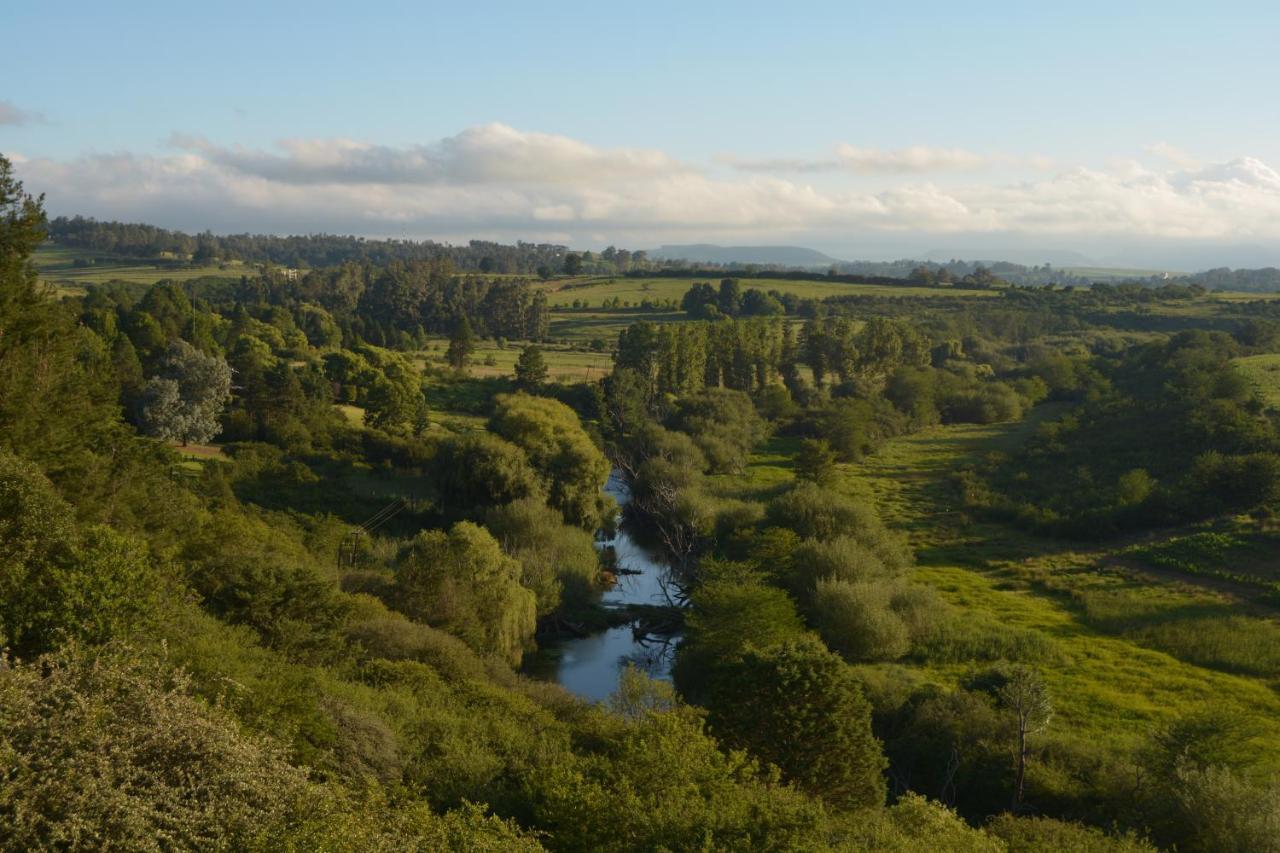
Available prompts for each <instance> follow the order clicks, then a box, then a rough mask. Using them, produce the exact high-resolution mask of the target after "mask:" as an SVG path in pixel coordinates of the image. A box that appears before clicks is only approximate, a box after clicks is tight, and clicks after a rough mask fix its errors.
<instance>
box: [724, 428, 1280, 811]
mask: <svg viewBox="0 0 1280 853" xmlns="http://www.w3.org/2000/svg"><path fill="white" fill-rule="evenodd" d="M1062 411H1063V409H1062V407H1061V405H1059V404H1047V405H1042V406H1040V407H1037V409H1035V410H1033V412H1032V413H1031V415H1030V416H1029V417H1028V418H1026V419H1024V420H1023V421H1021V422H1016V423H1005V424H995V425H990V426H975V425H953V426H938V427H931V428H928V429H925V430H923V431H921V432H918V433H915V434H911V435H907V436H902V437H898V438H893V439H890V440H888V441H886V442H885V443H884V444H883V445H882V446H881V447H880V448H879V449H878V450H877V451H876V452H874V453H872V454H870V455H869V456H867V457H866V458H865V459H863V460H862V461H860V462H858V463H853V464H841V465H839V466H838V471H839V476H838V479H837V481H836V482H835V483H834V484H833V486H832V488H833V489H834V490H836V491H839V492H841V493H844V494H847V495H849V496H852V497H856V498H859V499H862V500H867V499H873V500H875V501H876V502H877V504H878V505H879V507H880V510H881V514H882V515H883V516H884V518H885V520H886V522H888V523H889V524H890V525H891V526H893V527H896V528H898V529H900V530H903V531H905V532H906V533H907V535H908V536H909V539H910V542H911V545H912V547H913V548H914V550H915V552H916V559H917V565H916V568H915V569H914V570H913V571H912V574H911V579H912V582H913V583H916V584H923V585H926V586H928V587H931V588H933V589H934V590H936V591H937V592H938V593H939V594H940V595H941V596H942V597H943V599H944V600H945V601H946V602H947V603H948V604H950V605H952V606H953V607H954V608H956V610H957V611H958V612H960V613H963V619H962V620H954V621H950V622H948V623H945V627H944V629H943V630H941V631H940V632H939V634H938V636H936V637H934V638H933V639H932V640H931V641H930V642H929V643H928V644H927V645H926V648H925V650H924V651H923V652H917V653H915V654H914V655H913V656H910V657H908V658H906V659H904V660H903V661H900V662H898V663H892V664H889V663H880V664H874V665H863V666H862V667H861V669H862V671H863V675H864V678H865V679H866V680H867V681H868V683H870V684H873V685H879V688H878V689H883V690H885V691H888V692H893V693H901V691H904V690H906V689H908V686H913V687H919V686H920V685H923V684H936V685H939V686H942V687H946V688H948V689H953V688H955V687H956V686H957V685H959V684H961V683H962V682H963V681H964V680H965V679H966V678H968V677H971V676H972V674H973V673H974V671H975V668H976V667H980V666H981V665H982V662H983V661H989V660H995V659H999V658H1013V659H1021V660H1032V661H1034V662H1036V664H1037V665H1038V666H1039V668H1040V669H1041V671H1042V672H1043V674H1044V677H1045V680H1046V683H1047V685H1048V686H1049V689H1050V691H1051V693H1052V696H1053V700H1054V704H1055V708H1056V714H1057V716H1056V717H1055V720H1054V723H1053V726H1052V729H1051V730H1050V733H1049V735H1048V737H1049V738H1050V740H1051V741H1052V742H1053V743H1054V744H1055V746H1054V748H1053V749H1052V750H1051V751H1053V752H1056V753H1058V755H1059V758H1060V760H1061V762H1062V763H1063V764H1064V765H1067V766H1070V765H1071V764H1072V760H1071V759H1070V756H1071V755H1073V754H1078V755H1082V756H1083V755H1085V754H1088V753H1089V752H1091V751H1096V750H1097V749H1098V748H1099V747H1101V748H1102V749H1103V751H1105V752H1107V753H1110V754H1113V755H1114V756H1123V755H1125V754H1128V753H1131V752H1132V751H1134V750H1137V749H1139V748H1140V747H1141V746H1142V744H1144V743H1145V742H1146V741H1147V740H1148V739H1149V738H1150V736H1151V735H1152V733H1153V732H1156V731H1158V730H1160V728H1161V727H1162V726H1166V725H1169V724H1171V723H1173V722H1174V721H1175V720H1177V719H1178V718H1180V717H1182V716H1184V715H1186V714H1188V713H1193V712H1198V711H1202V710H1207V709H1214V710H1218V711H1224V712H1228V713H1237V714H1239V715H1241V717H1242V718H1246V719H1249V720H1250V721H1251V722H1252V724H1253V725H1254V729H1253V731H1252V735H1251V738H1250V746H1251V748H1252V749H1254V750H1256V757H1257V758H1258V760H1259V763H1260V766H1262V767H1265V768H1267V769H1269V770H1272V771H1274V770H1280V697H1278V696H1277V695H1276V693H1275V689H1274V688H1275V686H1276V685H1277V684H1280V624H1277V620H1276V617H1277V614H1280V611H1277V610H1275V609H1273V608H1269V607H1262V606H1249V605H1248V604H1247V603H1246V602H1243V601H1242V600H1240V599H1239V598H1237V597H1235V596H1233V595H1231V594H1229V593H1225V592H1222V591H1220V590H1217V589H1214V588H1212V587H1211V586H1209V585H1208V584H1207V583H1203V582H1201V581H1202V579H1201V578H1197V576H1196V575H1195V574H1194V573H1192V572H1187V573H1186V574H1185V575H1181V576H1170V575H1168V574H1159V575H1157V574H1153V573H1146V572H1143V571H1142V567H1141V566H1140V565H1135V564H1134V563H1131V562H1128V561H1125V562H1121V561H1117V560H1115V559H1113V558H1114V554H1115V552H1118V551H1123V549H1124V547H1125V546H1124V545H1123V543H1121V544H1118V545H1113V546H1101V547H1098V546H1094V547H1080V546H1079V545H1076V544H1074V543H1064V542H1060V541H1056V540H1052V539H1047V538H1040V537H1037V536H1034V535H1031V534H1029V533H1027V532H1025V531H1022V530H1019V529H1016V528H1011V527H1008V526H1005V525H1002V524H997V523H993V522H990V521H986V520H984V519H981V518H977V517H974V516H972V515H970V514H969V513H967V512H965V511H963V510H962V509H960V508H959V507H960V504H961V502H960V500H959V499H958V495H957V494H956V486H955V484H954V483H953V482H952V473H953V472H954V471H956V470H958V469H960V468H963V467H964V466H967V465H971V464H974V463H976V462H977V461H979V460H980V459H982V458H983V457H985V456H986V455H987V454H990V453H997V452H1007V451H1008V450H1010V449H1011V448H1013V447H1016V446H1017V445H1018V444H1019V443H1020V442H1021V441H1023V440H1025V438H1026V437H1027V436H1029V435H1030V434H1031V433H1032V432H1033V431H1034V430H1035V428H1036V427H1037V425H1038V424H1040V423H1042V422H1044V421H1046V420H1049V419H1051V418H1053V417H1056V416H1057V415H1059V414H1061V413H1062ZM795 450H796V440H794V439H787V438H775V439H773V440H771V441H770V442H769V443H767V444H766V445H764V446H763V447H761V448H760V449H758V451H757V452H756V453H754V454H753V455H752V457H751V460H750V463H749V464H748V466H747V467H746V469H745V470H744V471H743V472H742V473H740V474H734V475H721V476H717V477H714V478H712V480H713V485H712V488H713V489H714V491H715V494H716V495H717V496H718V497H719V498H721V499H739V500H741V499H746V500H755V501H766V500H768V499H769V498H770V497H772V496H774V495H776V494H778V493H780V492H782V491H784V490H785V489H786V488H787V487H788V486H789V484H790V483H791V482H793V480H794V472H793V470H792V460H793V458H794V454H795ZM1170 541H1171V542H1173V543H1174V546H1177V544H1178V543H1179V541H1180V540H1178V539H1176V538H1171V540H1170ZM1153 547H1154V550H1153ZM1160 547H1161V546H1148V550H1147V551H1146V552H1144V553H1160ZM1166 547H1167V546H1166ZM1125 553H1126V555H1131V552H1125ZM1249 553H1250V554H1251V555H1253V556H1254V557H1257V556H1258V555H1259V554H1261V553H1265V546H1258V545H1257V543H1255V544H1254V546H1252V547H1251V548H1250V549H1249ZM1272 553H1274V548H1272ZM1059 771H1061V772H1066V771H1065V770H1062V768H1059V770H1058V771H1055V770H1054V769H1053V768H1048V767H1046V768H1041V769H1040V770H1039V771H1038V772H1039V773H1040V774H1041V776H1040V778H1039V784H1041V785H1045V786H1046V787H1048V788H1052V787H1053V786H1054V785H1056V784H1061V785H1066V784H1068V783H1067V782H1066V781H1063V780H1055V779H1054V778H1052V777H1053V775H1054V773H1055V772H1059Z"/></svg>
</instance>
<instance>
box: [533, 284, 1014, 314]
mask: <svg viewBox="0 0 1280 853" xmlns="http://www.w3.org/2000/svg"><path fill="white" fill-rule="evenodd" d="M699 281H712V282H713V283H715V282H716V281H717V280H716V279H714V278H712V277H708V278H706V279H702V278H625V277H618V278H605V277H588V278H582V279H572V280H563V279H561V280H553V281H549V282H543V283H541V284H539V285H537V286H538V287H539V288H540V289H542V290H544V291H546V293H547V300H548V302H549V303H550V304H551V305H552V306H553V307H565V306H571V305H573V303H574V300H585V302H586V304H587V307H591V308H598V307H600V305H601V303H602V302H603V301H604V300H606V299H621V300H622V301H623V302H624V303H629V304H631V305H637V306H638V305H640V304H641V303H642V302H644V301H645V300H649V301H651V302H663V301H667V300H675V301H676V303H677V304H678V303H679V302H680V299H681V298H682V297H683V296H684V294H685V291H687V290H688V289H689V288H690V287H692V286H693V285H694V284H696V283H697V282H699ZM740 283H741V285H742V289H743V290H752V289H754V290H776V291H778V292H779V293H784V294H788V293H789V294H795V295H796V296H806V297H812V298H815V299H823V298H825V297H828V296H911V297H919V298H929V299H937V298H953V299H954V298H959V299H982V298H988V297H992V296H997V295H999V291H997V290H963V289H955V290H951V289H947V288H937V287H917V286H914V285H910V284H907V283H906V282H905V281H904V282H903V284H902V285H901V286H896V285H884V284H844V283H841V282H828V281H791V280H789V279H773V278H760V279H754V278H753V279H747V278H744V279H740Z"/></svg>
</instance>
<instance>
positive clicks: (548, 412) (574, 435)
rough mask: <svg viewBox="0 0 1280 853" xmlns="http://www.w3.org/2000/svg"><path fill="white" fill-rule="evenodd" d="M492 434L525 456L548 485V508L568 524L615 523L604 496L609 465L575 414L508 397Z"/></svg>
mask: <svg viewBox="0 0 1280 853" xmlns="http://www.w3.org/2000/svg"><path fill="white" fill-rule="evenodd" d="M489 428H490V429H491V430H493V431H494V432H495V433H497V434H498V435H500V436H502V437H503V438H505V439H506V440H507V441H510V442H511V443H512V444H515V445H516V446H517V447H519V448H521V449H522V450H524V452H525V453H526V454H527V455H528V458H529V462H530V463H531V464H532V465H533V467H534V468H535V469H536V470H537V471H538V473H539V474H540V475H541V477H542V480H543V482H544V484H545V485H546V489H547V503H548V504H550V505H551V506H553V507H555V508H556V509H558V510H560V512H561V513H562V514H563V515H564V519H565V521H567V522H569V523H570V524H576V525H578V526H580V527H584V528H586V529H588V530H595V529H596V528H598V527H601V526H602V525H603V524H604V523H605V522H607V521H608V520H609V519H610V518H611V517H612V515H613V512H614V507H613V501H612V500H611V499H609V498H608V497H607V496H606V495H604V494H603V492H602V491H601V490H602V489H603V488H604V484H605V481H606V480H608V479H609V469H610V466H609V460H608V459H606V458H605V455H604V453H603V452H601V450H600V448H599V447H597V446H596V445H595V443H594V442H592V440H591V437H590V436H589V435H587V432H586V430H584V429H583V428H582V422H581V421H579V420H578V416H577V414H575V413H574V411H573V409H570V408H569V407H568V406H566V405H565V404H564V403H561V402H560V401H558V400H551V399H548V398H546V397H532V396H530V395H528V394H504V395H501V396H499V397H498V399H497V404H496V406H495V407H494V411H493V416H492V417H491V418H490V419H489Z"/></svg>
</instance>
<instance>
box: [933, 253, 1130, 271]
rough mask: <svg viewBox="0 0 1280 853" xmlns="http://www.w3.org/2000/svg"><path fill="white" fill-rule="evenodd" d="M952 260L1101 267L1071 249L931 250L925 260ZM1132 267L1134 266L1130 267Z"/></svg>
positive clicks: (1093, 260)
mask: <svg viewBox="0 0 1280 853" xmlns="http://www.w3.org/2000/svg"><path fill="white" fill-rule="evenodd" d="M952 259H960V260H966V261H978V262H981V263H984V264H987V265H990V264H993V263H998V262H1000V261H1005V262H1007V263H1012V264H1026V265H1027V266H1039V265H1041V264H1046V263H1048V264H1053V265H1054V266H1059V267H1101V266H1109V265H1108V264H1100V263H1098V261H1096V260H1095V259H1093V258H1090V257H1089V256H1088V255H1085V254H1082V253H1080V252H1075V251H1072V250H1070V249H973V248H968V249H966V248H956V249H930V250H929V251H927V252H925V254H924V260H926V261H936V262H938V263H946V262H947V261H949V260H952ZM1130 266H1132V265H1130Z"/></svg>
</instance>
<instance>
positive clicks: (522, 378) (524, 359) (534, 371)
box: [516, 344, 547, 391]
mask: <svg viewBox="0 0 1280 853" xmlns="http://www.w3.org/2000/svg"><path fill="white" fill-rule="evenodd" d="M546 381H547V360H546V358H545V357H544V356H543V355H542V347H540V346H537V345H536V344H530V345H529V346H527V347H525V348H524V349H522V350H521V351H520V358H519V359H518V360H517V361H516V387H518V388H520V389H521V390H523V391H536V390H537V389H538V388H539V387H541V386H542V383H544V382H546Z"/></svg>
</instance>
